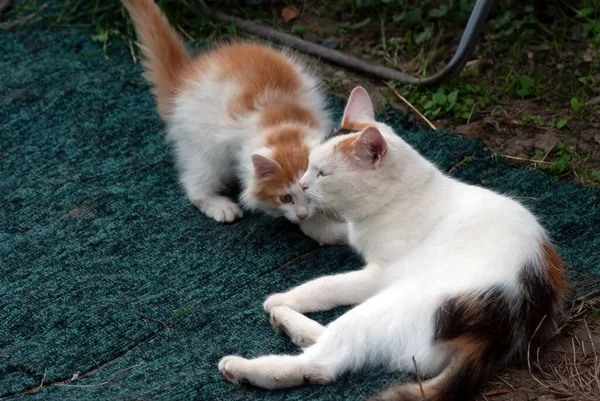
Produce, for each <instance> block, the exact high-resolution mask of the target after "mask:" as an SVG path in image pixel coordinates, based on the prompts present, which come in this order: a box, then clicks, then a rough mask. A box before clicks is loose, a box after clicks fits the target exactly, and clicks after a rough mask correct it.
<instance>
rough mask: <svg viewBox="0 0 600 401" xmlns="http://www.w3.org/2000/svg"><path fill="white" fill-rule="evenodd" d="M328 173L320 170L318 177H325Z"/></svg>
mask: <svg viewBox="0 0 600 401" xmlns="http://www.w3.org/2000/svg"><path fill="white" fill-rule="evenodd" d="M326 175H327V174H325V173H324V172H322V171H320V170H319V172H318V173H317V177H325V176H326Z"/></svg>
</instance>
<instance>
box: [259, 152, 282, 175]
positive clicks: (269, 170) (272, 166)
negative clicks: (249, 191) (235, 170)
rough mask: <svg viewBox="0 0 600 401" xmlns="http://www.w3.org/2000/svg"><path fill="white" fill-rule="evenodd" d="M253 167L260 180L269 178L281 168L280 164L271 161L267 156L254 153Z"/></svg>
mask: <svg viewBox="0 0 600 401" xmlns="http://www.w3.org/2000/svg"><path fill="white" fill-rule="evenodd" d="M252 165H253V166H254V172H255V173H256V175H257V176H258V178H265V177H268V176H270V175H271V174H273V173H274V172H275V171H277V170H278V169H280V168H281V166H280V165H279V163H277V162H276V161H275V160H273V159H269V158H268V157H267V156H263V155H261V154H259V153H254V154H253V155H252Z"/></svg>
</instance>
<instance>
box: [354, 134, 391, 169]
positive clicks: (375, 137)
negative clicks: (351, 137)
mask: <svg viewBox="0 0 600 401" xmlns="http://www.w3.org/2000/svg"><path fill="white" fill-rule="evenodd" d="M355 146H356V148H355V149H356V156H357V157H358V158H359V159H360V163H361V165H362V166H364V167H366V168H372V169H376V168H377V167H379V166H380V165H381V163H383V161H384V160H385V156H386V155H387V142H386V141H385V139H384V138H383V135H381V132H379V130H378V129H377V128H376V127H367V128H365V130H364V131H363V132H361V134H360V136H359V137H358V138H357V139H356V142H355Z"/></svg>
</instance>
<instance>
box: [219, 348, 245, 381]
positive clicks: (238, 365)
mask: <svg viewBox="0 0 600 401" xmlns="http://www.w3.org/2000/svg"><path fill="white" fill-rule="evenodd" d="M244 362H246V359H244V358H242V357H241V356H237V355H228V356H226V357H224V358H223V359H221V361H220V362H219V372H221V374H222V375H223V376H225V378H226V379H227V380H229V381H230V382H232V383H233V384H237V385H240V384H244V383H248V379H247V378H245V377H244V375H243V373H242V372H243V370H242V365H243V364H244Z"/></svg>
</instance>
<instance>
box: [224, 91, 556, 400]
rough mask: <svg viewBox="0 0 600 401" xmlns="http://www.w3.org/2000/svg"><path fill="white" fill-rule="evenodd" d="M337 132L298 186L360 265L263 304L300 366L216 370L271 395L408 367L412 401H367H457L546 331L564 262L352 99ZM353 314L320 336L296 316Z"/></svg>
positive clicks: (365, 99)
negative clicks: (331, 216)
mask: <svg viewBox="0 0 600 401" xmlns="http://www.w3.org/2000/svg"><path fill="white" fill-rule="evenodd" d="M342 128H343V129H342V130H341V132H340V135H338V136H334V137H332V138H331V139H329V140H327V141H326V142H325V143H323V144H322V145H320V146H319V147H317V148H315V149H313V150H312V152H311V154H310V162H309V169H308V171H307V172H306V173H305V174H304V176H303V178H302V179H301V181H300V183H301V185H302V187H303V188H304V189H305V191H306V193H307V194H308V195H309V197H310V198H311V199H312V200H313V201H314V202H315V203H317V205H318V206H319V207H324V206H326V205H336V207H337V208H338V210H340V211H341V212H342V213H343V217H344V218H345V219H346V220H347V221H348V224H349V230H350V232H349V238H350V243H351V245H352V246H353V247H354V248H355V249H356V250H357V251H359V252H360V253H361V254H362V255H363V256H364V258H365V260H366V266H365V267H364V268H363V269H362V270H359V271H353V272H350V273H343V274H337V275H333V276H326V277H321V278H317V279H316V280H313V281H309V282H307V283H305V284H303V285H300V286H299V287H296V288H293V289H291V290H289V291H288V292H285V293H281V294H275V295H271V296H270V297H269V298H268V299H267V300H266V302H265V303H264V308H265V310H266V311H267V312H268V313H270V320H271V323H272V325H273V326H274V328H275V329H276V330H277V331H282V332H285V333H287V334H288V335H289V336H290V337H291V340H292V341H293V342H294V343H295V344H297V345H299V346H302V347H306V348H305V349H304V350H303V353H302V354H300V355H294V356H291V355H270V356H263V357H259V358H255V359H249V360H248V359H244V358H241V357H238V356H227V357H225V358H223V359H222V360H221V362H220V363H219V369H220V370H221V372H222V373H223V374H224V376H225V377H226V378H227V379H228V380H230V381H231V382H233V383H243V382H249V383H250V384H252V385H254V386H259V387H264V388H269V389H274V388H283V387H291V386H298V385H302V384H304V383H319V384H325V383H329V382H331V381H333V380H335V379H336V378H338V377H339V376H340V375H342V374H344V373H345V372H348V371H354V370H358V369H360V368H363V367H368V366H373V365H383V366H386V367H389V368H390V369H392V370H402V371H414V366H415V362H416V365H417V366H418V370H419V372H420V373H422V374H424V375H426V376H428V377H430V379H429V380H427V381H425V382H423V383H422V386H423V389H422V391H423V393H421V389H420V387H419V385H417V384H414V383H413V384H402V385H396V386H393V387H391V388H390V389H388V390H386V391H384V392H383V393H381V394H379V395H377V396H376V397H374V398H372V400H380V401H383V400H386V401H392V400H394V401H408V400H413V401H416V400H422V399H427V400H437V401H442V400H445V401H465V400H467V399H468V398H469V397H470V396H471V395H472V394H473V392H474V391H476V389H477V388H478V386H480V385H481V383H482V381H483V380H484V379H485V377H486V376H487V375H488V374H489V372H490V371H491V370H492V369H493V367H494V366H496V365H498V364H500V363H504V362H508V361H510V360H512V359H514V358H515V357H518V356H520V355H523V353H524V351H525V350H526V348H527V344H528V341H529V340H530V338H531V337H532V336H533V335H534V334H535V333H536V332H537V331H538V329H540V332H542V331H545V332H546V333H547V332H548V330H551V329H552V328H553V327H555V325H556V322H557V319H558V318H559V317H560V315H561V309H562V305H563V299H564V297H565V295H566V292H567V286H566V284H565V281H564V270H563V264H562V262H561V260H560V258H559V256H558V255H557V253H556V251H555V250H554V248H553V246H552V244H551V243H550V240H549V239H548V236H547V234H546V232H545V231H544V229H543V228H542V226H541V225H540V224H539V223H538V221H537V220H536V218H535V217H534V216H533V214H531V213H530V212H529V211H528V210H527V209H525V208H524V207H523V206H522V205H521V204H519V203H518V202H516V201H514V200H512V199H510V198H508V197H505V196H502V195H499V194H497V193H495V192H492V191H490V190H487V189H483V188H479V187H476V186H472V185H467V184H464V183H462V182H459V181H457V180H455V179H453V178H450V177H448V176H445V175H444V174H442V173H441V172H440V171H439V170H437V169H436V167H435V166H434V165H433V164H431V163H430V162H429V161H427V160H426V159H424V158H423V157H422V156H421V155H419V154H418V153H417V152H416V151H415V150H414V149H412V148H411V147H410V146H409V145H408V144H407V143H406V142H404V141H403V140H402V139H401V138H400V137H398V136H396V135H395V134H394V132H393V131H392V129H391V128H390V127H388V126H386V125H384V124H381V123H377V122H375V120H374V114H373V109H372V106H371V100H370V99H369V96H368V94H367V93H366V92H365V91H364V89H362V88H356V89H355V90H354V91H353V92H352V94H351V96H350V99H349V101H348V104H347V107H346V110H345V114H344V118H343V124H342ZM354 304H358V306H356V307H354V308H353V309H351V310H350V311H348V312H347V313H345V314H344V315H343V316H341V317H340V318H339V319H337V320H335V321H334V322H331V323H330V324H329V325H327V326H321V325H320V324H319V323H317V322H315V321H313V320H311V319H309V318H308V317H306V316H304V315H303V313H306V312H315V311H323V310H328V309H331V308H334V307H336V306H339V305H354ZM413 358H414V361H415V362H413Z"/></svg>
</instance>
